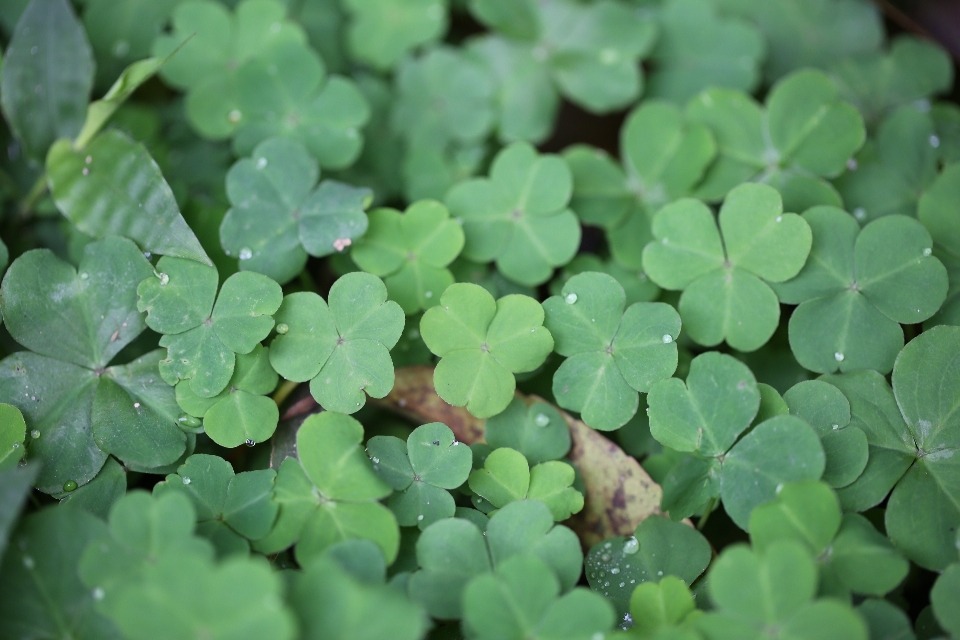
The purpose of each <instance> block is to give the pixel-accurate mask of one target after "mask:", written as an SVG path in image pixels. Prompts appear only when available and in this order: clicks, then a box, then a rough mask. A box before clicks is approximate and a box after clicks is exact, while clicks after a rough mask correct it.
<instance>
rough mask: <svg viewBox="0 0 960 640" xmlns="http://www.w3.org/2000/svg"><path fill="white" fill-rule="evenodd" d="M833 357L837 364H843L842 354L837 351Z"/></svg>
mask: <svg viewBox="0 0 960 640" xmlns="http://www.w3.org/2000/svg"><path fill="white" fill-rule="evenodd" d="M833 357H834V358H835V359H836V361H837V362H843V354H842V353H841V352H839V351H837V352H836V353H835V354H833Z"/></svg>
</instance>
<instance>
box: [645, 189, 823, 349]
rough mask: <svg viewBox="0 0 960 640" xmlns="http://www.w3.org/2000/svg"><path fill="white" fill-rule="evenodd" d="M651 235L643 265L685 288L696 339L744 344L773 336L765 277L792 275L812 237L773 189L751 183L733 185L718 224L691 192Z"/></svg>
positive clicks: (656, 277) (686, 313)
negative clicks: (692, 196)
mask: <svg viewBox="0 0 960 640" xmlns="http://www.w3.org/2000/svg"><path fill="white" fill-rule="evenodd" d="M718 231H719V233H718ZM721 234H722V240H721ZM653 236H654V241H653V242H651V243H649V244H648V245H647V246H646V248H645V249H644V250H643V265H644V270H645V271H646V272H647V274H648V275H649V276H650V278H651V279H652V280H653V281H654V282H656V283H657V284H659V285H660V286H662V287H664V288H667V289H682V290H683V294H682V295H681V296H680V304H679V310H680V316H681V318H682V319H683V322H684V326H685V327H686V329H687V330H688V331H689V333H690V336H691V338H693V340H694V341H696V342H698V343H699V344H703V345H705V346H713V345H716V344H719V343H720V342H722V341H723V340H724V339H725V340H726V341H727V343H728V344H730V346H732V347H734V348H736V349H738V350H740V351H754V350H756V349H758V348H759V347H761V346H762V345H763V344H764V343H766V342H767V340H769V339H770V336H772V335H773V332H774V330H775V329H776V327H777V323H778V321H779V318H780V308H779V305H778V300H777V296H776V294H775V293H774V292H773V290H772V289H770V287H769V286H768V284H767V283H768V282H774V283H775V282H782V281H784V280H787V279H788V278H792V277H793V276H795V275H796V274H797V273H798V272H799V271H800V270H801V268H802V267H803V265H804V262H805V261H806V258H807V254H808V253H809V251H810V245H811V242H812V240H811V231H810V227H809V225H808V224H807V223H806V222H805V221H804V220H803V219H802V218H801V217H800V216H798V215H796V214H791V213H783V206H782V203H781V200H780V196H779V194H778V193H777V192H776V190H774V189H772V188H770V187H768V186H764V185H754V184H744V185H741V186H739V187H737V188H735V189H733V190H732V191H730V193H729V194H728V195H727V198H726V200H725V202H724V204H723V207H722V208H721V209H720V216H719V230H718V228H717V223H716V222H715V221H714V218H713V214H712V213H711V212H710V210H709V208H707V206H706V205H704V204H703V203H701V202H698V201H696V200H692V199H686V200H680V201H678V202H675V203H673V204H671V205H668V206H667V207H664V208H663V209H661V210H660V212H659V213H658V214H657V216H656V217H655V218H654V222H653Z"/></svg>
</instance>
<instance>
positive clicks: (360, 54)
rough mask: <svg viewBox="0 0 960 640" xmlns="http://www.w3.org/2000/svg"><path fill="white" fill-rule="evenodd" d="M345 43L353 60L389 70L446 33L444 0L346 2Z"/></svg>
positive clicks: (446, 21) (349, 0)
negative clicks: (348, 20)
mask: <svg viewBox="0 0 960 640" xmlns="http://www.w3.org/2000/svg"><path fill="white" fill-rule="evenodd" d="M344 9H345V10H346V11H347V12H348V13H349V14H350V15H351V17H352V21H351V22H350V26H349V28H348V30H347V41H348V43H349V45H350V51H351V53H352V54H353V56H354V58H355V59H357V60H358V61H361V62H366V63H368V64H370V65H371V66H373V67H374V68H376V69H381V70H389V69H391V68H392V67H394V66H395V65H396V64H397V63H398V62H399V61H400V59H401V58H403V56H404V55H405V54H406V53H407V52H409V51H411V50H413V49H415V48H418V47H420V46H422V45H426V44H429V43H432V42H434V41H436V40H438V39H439V38H441V37H442V36H443V35H444V33H445V32H446V30H447V23H448V18H447V6H446V3H445V2H443V0H414V1H412V2H411V1H410V0H377V1H376V2H365V1H363V0H348V1H347V2H346V3H345V6H344Z"/></svg>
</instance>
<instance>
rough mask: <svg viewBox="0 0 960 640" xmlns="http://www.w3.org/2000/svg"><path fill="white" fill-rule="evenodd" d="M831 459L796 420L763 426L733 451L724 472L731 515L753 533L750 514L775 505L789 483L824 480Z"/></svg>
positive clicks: (723, 490) (723, 489)
mask: <svg viewBox="0 0 960 640" xmlns="http://www.w3.org/2000/svg"><path fill="white" fill-rule="evenodd" d="M824 464H825V457H824V454H823V446H822V445H821V444H820V438H819V437H817V434H816V432H815V431H814V430H813V429H812V428H811V427H810V425H808V424H807V423H806V422H804V421H803V420H801V419H800V418H797V417H795V416H789V415H781V416H776V417H774V418H770V419H769V420H766V421H764V422H761V423H760V424H758V425H757V426H756V427H754V428H753V429H752V430H751V431H750V432H749V433H747V435H745V436H744V437H743V438H741V439H740V441H739V442H737V444H735V445H734V446H733V448H731V449H730V451H729V453H727V455H726V458H725V459H724V461H723V466H722V467H721V469H720V495H721V497H722V498H723V506H724V508H725V509H726V511H727V515H729V516H730V518H731V519H732V520H733V521H734V522H735V523H736V524H737V526H739V527H740V528H741V529H744V530H749V522H750V512H751V511H753V509H754V507H756V506H758V505H760V504H763V503H764V502H768V501H770V500H772V499H773V498H774V497H776V495H777V487H779V486H780V485H783V484H786V483H787V482H799V481H801V480H819V479H820V477H821V476H822V475H823V469H824Z"/></svg>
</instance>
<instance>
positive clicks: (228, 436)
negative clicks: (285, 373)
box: [176, 344, 280, 448]
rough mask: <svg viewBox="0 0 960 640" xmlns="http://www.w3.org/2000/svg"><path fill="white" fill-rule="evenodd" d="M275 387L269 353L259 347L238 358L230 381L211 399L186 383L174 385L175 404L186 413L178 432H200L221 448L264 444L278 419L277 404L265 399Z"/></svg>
mask: <svg viewBox="0 0 960 640" xmlns="http://www.w3.org/2000/svg"><path fill="white" fill-rule="evenodd" d="M276 386H277V373H276V372H275V371H274V370H273V367H271V365H270V350H269V349H267V348H266V347H264V346H262V345H260V344H258V345H256V346H255V347H254V348H253V351H251V352H250V353H248V354H237V359H236V365H235V366H234V368H233V375H232V376H231V377H230V381H229V382H228V383H227V386H226V388H224V390H223V391H221V392H220V393H218V394H217V395H215V396H213V397H212V398H205V397H202V396H199V395H197V393H196V392H195V391H194V390H193V387H192V385H191V384H190V381H189V380H181V381H180V382H178V383H177V387H176V396H177V404H178V405H180V408H181V409H183V411H184V412H185V413H183V414H181V415H180V417H179V418H178V422H179V424H180V428H181V429H183V430H184V431H187V432H191V431H195V432H198V433H199V432H200V431H201V430H202V431H203V432H205V433H206V434H207V435H208V436H210V439H211V440H213V441H214V442H216V443H217V444H219V445H220V446H221V447H228V448H233V447H239V446H240V445H241V444H246V445H247V446H253V445H255V444H256V443H258V442H265V441H267V440H268V439H269V438H270V436H272V435H273V432H274V431H275V430H276V427H277V422H278V421H279V419H280V411H279V409H278V407H277V403H276V402H274V401H273V399H271V398H268V397H265V394H268V393H271V392H272V391H273V390H274V389H275V388H276ZM201 418H202V422H201V421H200V420H199V419H201Z"/></svg>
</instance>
